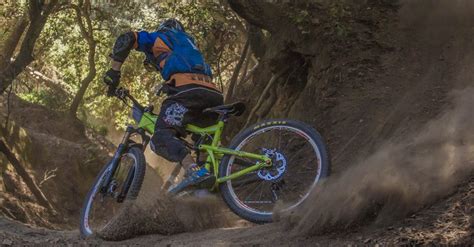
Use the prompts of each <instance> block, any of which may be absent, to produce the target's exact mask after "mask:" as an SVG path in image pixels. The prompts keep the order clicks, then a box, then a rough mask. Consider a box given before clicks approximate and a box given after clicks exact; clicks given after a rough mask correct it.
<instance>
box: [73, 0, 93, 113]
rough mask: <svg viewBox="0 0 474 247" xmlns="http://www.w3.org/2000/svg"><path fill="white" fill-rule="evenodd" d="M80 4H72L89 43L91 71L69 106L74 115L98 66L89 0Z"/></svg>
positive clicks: (84, 36) (80, 27)
mask: <svg viewBox="0 0 474 247" xmlns="http://www.w3.org/2000/svg"><path fill="white" fill-rule="evenodd" d="M79 4H80V6H77V5H71V7H72V8H73V9H74V10H75V12H76V21H77V24H78V25H79V29H80V30H81V34H82V37H83V38H84V39H85V40H86V41H87V44H88V45H89V53H88V56H87V58H88V61H89V72H88V73H87V76H86V77H85V78H84V79H83V80H82V81H81V86H80V87H79V90H78V91H77V94H76V96H75V97H74V99H73V101H72V103H71V107H70V108H69V113H70V114H71V116H73V117H77V109H78V108H79V105H80V103H81V101H82V99H83V98H84V95H85V94H86V91H87V88H88V87H89V85H90V83H91V82H92V81H93V80H94V78H95V76H96V68H95V49H96V41H95V40H94V33H93V30H92V22H91V19H90V13H89V11H88V10H87V6H90V5H89V1H86V4H85V5H83V4H82V1H80V2H79ZM82 17H84V19H85V21H86V22H85V23H86V25H84V23H83V21H82Z"/></svg>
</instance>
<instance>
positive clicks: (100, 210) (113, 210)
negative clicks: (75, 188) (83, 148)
mask: <svg viewBox="0 0 474 247" xmlns="http://www.w3.org/2000/svg"><path fill="white" fill-rule="evenodd" d="M145 167H146V163H145V157H144V155H143V152H142V150H141V149H140V148H138V147H131V148H129V149H128V150H127V152H126V153H125V154H123V155H122V157H121V158H120V160H119V164H118V167H117V169H116V171H115V173H114V174H111V172H112V163H111V162H109V163H108V164H107V165H106V166H105V167H104V168H103V169H102V171H101V172H100V173H99V175H98V176H97V178H96V180H95V182H94V184H93V186H92V188H91V189H90V190H89V193H88V194H87V196H86V198H85V201H84V205H83V207H82V211H81V223H80V224H81V225H80V230H81V235H82V236H83V237H88V236H90V235H92V234H95V233H100V231H101V230H103V229H105V228H106V227H107V226H109V224H110V223H111V222H112V221H113V220H114V219H115V218H116V217H117V216H118V215H120V214H121V213H122V212H123V211H124V210H126V207H127V206H128V205H129V204H128V203H127V201H131V200H134V199H136V198H137V196H138V193H139V192H140V188H141V186H142V183H143V179H144V176H145ZM109 176H111V180H110V183H109V185H108V186H106V187H104V182H105V180H106V178H107V177H109ZM102 188H103V189H102Z"/></svg>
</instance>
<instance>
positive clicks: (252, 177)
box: [219, 119, 330, 224]
mask: <svg viewBox="0 0 474 247" xmlns="http://www.w3.org/2000/svg"><path fill="white" fill-rule="evenodd" d="M229 148H231V149H234V150H240V151H245V152H250V153H258V154H263V155H265V156H267V157H269V158H271V159H272V167H269V168H264V169H260V170H257V171H254V172H251V173H248V174H246V175H244V176H241V177H239V178H236V179H233V180H229V181H227V182H224V183H221V184H220V190H221V194H222V197H223V199H224V201H225V202H226V204H227V205H228V206H229V207H230V209H231V210H232V211H233V212H234V213H236V214H237V215H238V216H240V217H242V218H244V219H246V220H248V221H251V222H254V223H259V224H262V223H267V222H271V221H272V216H273V211H274V209H275V206H276V205H279V206H278V209H279V210H282V211H286V210H290V209H292V208H294V207H296V206H298V205H299V204H301V203H302V202H303V201H304V200H305V199H306V198H307V197H308V195H309V193H310V192H311V190H312V189H313V188H314V186H315V185H316V184H317V183H318V182H319V181H320V180H321V179H322V178H325V177H327V176H328V175H329V166H330V164H329V159H328V154H327V151H326V146H325V144H324V141H323V138H322V137H321V135H320V134H319V133H318V132H317V131H316V130H315V129H313V128H312V127H310V126H308V125H307V124H305V123H303V122H299V121H295V120H286V119H276V120H268V121H265V122H261V123H257V124H255V125H253V126H250V127H249V128H247V129H245V130H244V131H242V132H240V133H239V134H238V135H237V136H236V137H235V138H234V139H233V140H232V142H231V144H230V146H229ZM255 162H256V161H255V160H251V159H247V158H242V157H237V156H234V155H226V156H224V157H223V159H222V161H221V164H220V166H219V176H221V177H223V176H228V175H230V174H232V173H235V172H238V171H240V170H242V169H245V168H246V167H248V166H250V165H253V164H255Z"/></svg>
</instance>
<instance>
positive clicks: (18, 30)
mask: <svg viewBox="0 0 474 247" xmlns="http://www.w3.org/2000/svg"><path fill="white" fill-rule="evenodd" d="M27 26H28V14H26V13H25V14H24V15H23V16H22V17H21V18H20V20H18V22H17V23H16V25H15V27H14V28H13V30H12V31H11V33H10V35H9V36H8V38H7V39H6V40H5V44H4V45H3V49H2V53H1V54H0V57H1V58H0V68H4V67H5V66H6V65H7V64H8V63H10V61H11V58H12V56H13V53H14V52H15V49H16V47H17V46H18V43H19V42H20V39H21V36H22V35H23V33H24V32H25V29H26V27H27Z"/></svg>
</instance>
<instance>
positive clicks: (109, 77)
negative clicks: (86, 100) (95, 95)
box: [104, 69, 120, 96]
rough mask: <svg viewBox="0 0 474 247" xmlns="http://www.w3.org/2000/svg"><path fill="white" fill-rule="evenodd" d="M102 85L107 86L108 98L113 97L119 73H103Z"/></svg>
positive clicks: (118, 80)
mask: <svg viewBox="0 0 474 247" xmlns="http://www.w3.org/2000/svg"><path fill="white" fill-rule="evenodd" d="M104 83H105V84H107V85H108V86H109V90H108V91H107V95H108V96H113V95H114V93H115V89H116V88H117V86H118V85H119V83H120V71H117V70H114V69H109V70H107V72H105V76H104Z"/></svg>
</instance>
